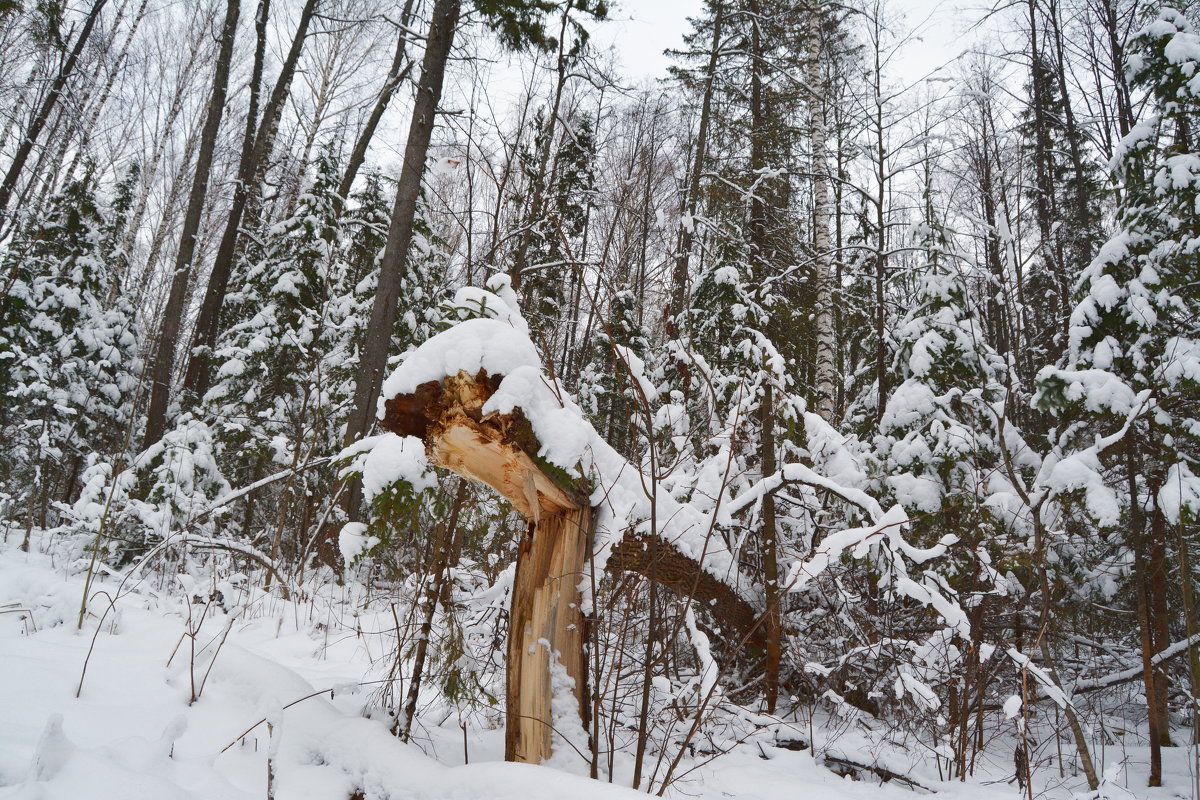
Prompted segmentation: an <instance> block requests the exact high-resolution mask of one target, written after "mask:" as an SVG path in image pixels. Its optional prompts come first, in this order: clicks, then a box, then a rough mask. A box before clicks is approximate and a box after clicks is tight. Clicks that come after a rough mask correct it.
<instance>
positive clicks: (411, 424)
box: [340, 287, 970, 763]
mask: <svg viewBox="0 0 1200 800" xmlns="http://www.w3.org/2000/svg"><path fill="white" fill-rule="evenodd" d="M505 289H506V287H500V290H501V291H504V290H505ZM515 307H516V306H515V298H513V299H512V300H511V302H508V301H505V300H504V299H502V298H501V297H499V296H497V294H493V293H491V292H486V291H482V290H479V289H473V288H465V289H460V290H459V292H458V294H457V296H456V297H455V301H454V308H455V309H458V310H461V311H464V312H468V313H466V315H465V316H467V317H468V318H465V319H464V318H463V315H459V320H460V321H458V322H457V324H455V325H453V326H452V327H450V328H449V329H447V330H445V331H443V332H441V333H439V334H437V335H436V336H434V337H433V338H431V339H430V340H428V341H427V342H425V343H424V344H423V345H421V346H420V347H418V348H417V349H416V350H414V351H412V352H410V353H409V354H407V356H406V357H405V359H404V361H403V362H402V363H401V364H400V366H399V367H398V368H397V369H396V371H395V372H393V373H392V375H391V376H390V377H389V378H388V380H387V381H386V382H385V383H384V385H383V389H382V393H381V399H380V403H379V407H378V414H377V417H378V420H379V422H380V424H381V426H382V427H383V428H384V430H386V431H388V433H385V434H383V435H382V436H378V437H372V439H371V440H361V441H360V442H358V443H356V444H355V445H352V446H351V447H349V448H347V449H346V450H345V451H343V454H342V456H341V457H340V458H343V459H345V458H351V459H353V461H354V463H355V464H357V465H358V466H357V467H350V468H348V471H359V472H361V474H362V480H363V486H364V490H366V489H367V488H368V487H376V488H378V487H382V486H387V485H390V484H391V483H394V482H396V481H407V482H408V483H410V484H411V485H412V486H414V487H418V488H428V487H430V486H432V485H433V481H432V480H431V478H430V476H429V467H430V465H432V466H435V467H440V468H443V469H447V470H450V471H452V472H454V473H456V474H458V475H460V476H462V477H464V478H466V479H468V480H471V481H475V482H479V483H483V484H485V485H487V486H490V487H491V488H492V489H494V490H495V491H496V492H497V493H499V494H500V495H501V496H502V497H504V498H505V499H506V500H508V501H509V502H510V503H511V504H512V506H513V508H514V509H516V510H517V511H518V512H519V513H520V514H521V515H522V516H523V517H524V518H525V520H526V522H527V526H526V530H525V533H524V535H523V537H522V539H521V542H520V543H519V548H518V555H517V563H516V570H515V576H514V580H513V585H512V596H511V607H510V616H509V641H508V647H507V656H508V660H507V665H506V706H507V709H506V711H507V725H506V738H505V755H506V758H507V759H508V760H512V761H526V762H533V763H538V762H541V761H545V760H547V759H548V758H550V757H551V756H552V755H554V754H555V753H558V752H565V751H567V750H575V751H577V752H579V753H580V754H581V755H582V754H583V752H584V750H586V749H587V748H588V747H589V742H588V734H587V718H588V715H589V714H588V712H589V708H588V704H587V697H588V691H587V687H588V675H587V660H586V658H585V655H584V647H585V639H586V630H587V624H586V623H587V618H588V616H589V615H590V614H591V613H592V607H593V598H592V596H591V595H592V592H593V591H594V590H595V587H596V586H597V585H598V583H599V582H600V579H601V578H602V577H603V575H604V574H605V573H606V572H609V573H611V572H631V573H636V574H638V575H642V576H644V577H646V578H647V579H649V580H651V581H653V582H655V583H656V584H658V585H661V586H664V587H666V588H668V589H670V590H671V591H673V592H675V593H676V594H677V595H679V596H680V598H681V599H682V600H683V601H684V602H685V603H686V604H687V605H688V606H689V608H690V606H691V603H692V601H695V603H696V605H697V606H698V607H699V608H700V609H703V611H704V612H705V613H706V615H707V618H708V620H709V621H710V623H711V624H712V625H713V626H714V628H715V629H716V630H715V631H714V632H715V633H717V634H719V641H722V642H724V643H725V645H726V648H727V649H726V653H727V657H729V656H733V657H739V656H745V657H749V658H751V659H753V658H756V657H758V655H759V654H761V653H762V651H763V645H764V643H765V632H766V631H765V625H764V622H763V620H764V616H765V611H766V609H765V606H764V601H763V597H764V592H763V589H762V586H760V585H758V584H756V583H755V582H754V581H753V580H751V579H749V578H748V577H747V576H746V575H744V574H743V573H742V571H741V570H740V568H739V560H738V557H737V554H736V553H735V552H734V550H733V549H732V548H731V546H730V545H729V544H727V542H726V540H725V538H724V536H723V535H722V533H723V526H727V525H729V524H730V523H731V522H732V519H731V518H732V515H733V514H735V513H740V512H742V511H745V510H747V509H751V508H754V507H755V506H756V504H757V503H758V501H759V499H761V498H762V497H763V496H765V495H766V494H769V493H773V492H775V491H778V490H779V489H780V488H781V487H782V486H785V485H795V484H802V485H805V486H807V487H808V489H809V490H811V491H812V492H814V493H816V492H820V493H827V494H830V495H832V496H835V497H837V498H839V499H840V501H844V502H846V503H847V504H849V505H850V506H857V507H858V508H859V509H860V511H859V512H858V513H860V514H864V515H865V516H866V517H867V519H868V520H869V521H868V522H867V524H865V525H863V526H860V527H852V528H848V529H846V530H842V531H837V532H832V533H829V534H828V535H825V536H824V538H823V539H822V540H821V541H820V542H819V543H818V544H816V545H815V546H814V547H813V549H812V551H811V552H810V553H809V554H808V556H807V557H806V558H801V559H798V560H795V561H793V562H792V563H791V565H790V567H789V568H788V569H786V570H782V572H783V574H781V575H780V576H779V578H780V579H781V580H780V586H781V591H780V594H786V593H788V592H798V591H804V590H805V587H806V585H807V584H808V583H809V582H810V581H811V580H812V579H813V578H815V577H816V576H817V575H819V574H821V573H822V572H824V570H825V569H826V568H827V567H828V566H829V565H830V564H832V563H834V562H836V561H838V560H840V559H841V558H843V557H844V556H849V557H854V558H866V559H869V560H870V561H871V562H872V564H873V567H874V569H875V570H876V572H877V574H878V575H879V580H880V584H879V585H880V586H881V587H885V590H886V592H887V593H888V594H889V595H891V596H896V597H905V598H908V599H911V600H915V601H916V602H917V603H919V604H921V605H924V606H926V607H928V608H931V609H933V610H935V611H936V612H937V614H938V615H939V616H941V617H942V619H943V621H944V622H945V623H946V625H947V627H948V628H950V629H952V635H959V636H964V637H965V636H967V635H968V634H969V629H970V626H969V624H968V623H967V618H966V614H965V613H964V612H963V610H962V609H961V608H960V607H959V606H958V604H957V602H956V601H955V600H954V598H953V596H952V595H951V596H947V595H945V594H944V593H943V589H942V586H941V585H940V584H939V582H938V580H937V578H936V577H935V576H933V575H932V574H931V573H929V571H928V570H924V569H922V571H921V572H920V573H919V574H916V575H912V576H911V577H910V572H909V569H908V566H907V564H908V563H916V564H918V565H920V564H923V563H924V562H926V561H928V560H930V559H932V558H936V557H938V556H940V555H942V554H943V553H944V552H945V550H946V548H947V547H948V546H949V545H950V544H952V543H953V541H954V538H953V537H951V536H947V537H943V540H942V541H940V542H938V543H937V544H936V545H934V546H933V547H929V548H924V549H922V548H917V547H913V546H912V545H910V544H909V543H908V542H906V541H905V540H904V538H903V536H902V535H901V533H902V529H903V528H904V527H905V525H906V524H907V519H906V515H905V514H904V511H903V509H902V508H900V507H899V506H894V507H893V508H891V509H888V510H887V511H886V512H885V511H884V510H883V509H882V508H881V507H880V506H879V505H878V503H876V502H875V501H874V500H873V499H872V498H870V497H868V496H867V495H865V494H864V493H863V492H861V491H860V490H857V489H854V488H851V487H846V486H842V485H840V484H838V483H837V482H835V481H832V480H829V479H828V478H825V477H823V476H821V475H818V474H817V473H815V472H814V471H813V470H811V469H809V468H808V467H805V466H803V465H799V464H785V465H782V466H781V467H780V468H779V470H778V472H776V473H773V474H771V475H768V476H764V477H762V478H761V479H760V480H759V481H758V482H757V483H755V484H753V485H751V486H748V487H743V491H741V492H739V493H738V495H737V496H736V497H734V496H732V491H731V489H730V487H729V486H727V485H725V483H724V482H722V485H721V486H720V487H719V488H717V487H713V490H712V492H711V494H712V495H713V496H712V497H708V496H707V495H706V497H705V499H704V502H702V503H699V504H692V503H689V502H681V501H679V500H677V499H676V498H675V497H674V496H672V494H671V493H670V492H668V491H666V490H665V489H662V488H660V487H659V485H658V483H657V481H656V480H655V479H654V477H653V476H650V475H647V474H645V473H643V472H642V470H641V469H640V468H639V467H638V466H636V465H634V464H632V463H630V462H628V461H627V460H626V459H625V458H624V457H622V456H621V455H620V454H618V453H617V452H616V450H614V449H613V448H612V447H611V446H610V445H609V444H608V443H607V442H605V441H604V440H603V439H602V438H601V437H600V436H599V435H598V434H597V433H596V431H595V429H594V428H593V427H592V425H591V424H590V423H589V422H588V421H587V420H586V418H585V417H584V414H583V413H582V411H581V410H580V409H579V407H578V406H576V405H575V403H574V402H573V401H572V400H571V398H570V397H569V396H567V394H566V393H565V392H563V391H562V389H561V388H560V387H559V386H558V384H557V383H556V382H555V381H553V380H552V379H550V378H548V377H547V376H546V375H545V374H544V373H543V371H542V365H541V359H540V357H539V355H538V352H537V349H536V348H535V347H534V345H533V343H532V341H531V340H530V338H529V329H528V326H527V324H526V322H525V320H524V319H523V318H522V317H521V316H520V314H519V312H517V311H515V310H514V309H515ZM810 416H811V415H810ZM372 464H373V465H374V466H372ZM343 474H347V471H344V472H343ZM372 491H374V489H372ZM368 494H369V492H368ZM353 524H354V525H356V526H357V527H358V528H361V527H362V526H361V525H358V524H357V523H353ZM347 529H348V530H354V529H352V528H350V526H347ZM348 530H344V531H343V536H344V537H345V536H347V534H348ZM350 538H353V537H352V536H351V537H350ZM351 551H353V552H358V550H357V546H353V547H350V548H347V549H344V552H351ZM693 643H694V645H695V646H696V648H697V654H698V657H701V658H711V656H708V654H707V652H708V644H707V639H706V641H705V642H703V643H699V642H693ZM701 650H703V651H704V653H703V655H701ZM909 677H910V678H911V676H909Z"/></svg>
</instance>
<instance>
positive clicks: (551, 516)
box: [381, 371, 764, 763]
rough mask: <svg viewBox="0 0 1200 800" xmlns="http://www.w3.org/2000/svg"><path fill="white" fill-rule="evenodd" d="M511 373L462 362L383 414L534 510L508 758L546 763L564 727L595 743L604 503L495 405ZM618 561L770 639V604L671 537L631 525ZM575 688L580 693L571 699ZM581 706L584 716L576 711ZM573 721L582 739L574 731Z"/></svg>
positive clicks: (523, 556) (727, 626)
mask: <svg viewBox="0 0 1200 800" xmlns="http://www.w3.org/2000/svg"><path fill="white" fill-rule="evenodd" d="M502 379H503V376H497V375H488V374H486V373H484V372H483V371H480V372H479V373H478V374H476V375H470V374H468V373H466V372H459V373H458V374H457V375H454V376H449V377H446V378H445V379H443V380H441V381H429V382H427V383H423V384H421V385H420V386H418V387H417V389H416V391H414V392H413V393H412V394H402V395H397V396H395V397H391V398H388V399H387V400H386V401H385V404H384V417H383V419H382V420H381V425H382V427H383V428H384V429H385V430H388V431H391V432H392V433H395V434H398V435H400V436H415V437H417V438H419V439H421V440H422V441H423V442H424V443H425V450H426V453H427V455H428V457H429V460H430V461H431V462H432V463H433V464H435V465H436V466H440V467H442V468H444V469H448V470H450V471H451V472H454V473H456V474H457V475H460V476H462V477H464V478H467V479H469V480H473V481H477V482H479V483H484V484H487V485H488V486H490V487H492V488H493V489H494V490H496V491H497V492H499V493H500V494H501V495H502V496H503V497H504V498H505V499H506V500H508V501H509V502H510V503H512V505H513V507H514V508H516V509H517V511H518V512H520V514H521V515H522V516H523V517H524V518H525V519H526V521H527V522H528V527H527V529H526V532H525V534H524V535H523V537H522V539H521V544H520V547H519V550H518V555H517V568H516V577H515V579H514V582H513V594H512V605H511V610H510V614H509V640H508V664H507V675H506V687H505V702H506V705H507V715H508V721H507V725H506V732H505V758H506V759H507V760H509V761H524V762H530V763H539V762H541V761H544V760H546V759H547V758H549V757H550V756H551V754H552V744H553V742H554V734H555V733H558V734H560V735H561V736H562V737H563V740H564V741H566V742H570V743H571V744H572V745H573V746H576V747H584V746H586V742H584V741H582V739H583V737H584V736H585V735H586V734H585V733H584V731H586V730H587V719H588V714H589V707H588V705H587V696H588V692H587V660H586V659H585V657H584V642H585V638H586V634H585V619H584V615H583V610H582V608H581V600H582V597H581V595H580V590H579V587H580V586H581V585H582V584H583V582H584V580H585V574H586V573H585V570H586V569H588V568H589V566H590V564H591V559H590V554H591V550H592V534H593V531H594V529H595V524H596V509H595V508H593V507H592V506H591V504H590V491H589V487H587V486H586V485H585V483H584V482H583V481H580V480H575V479H572V478H571V477H570V476H568V475H567V473H566V472H565V471H563V470H561V469H559V468H557V467H555V466H553V465H551V464H549V463H547V462H546V461H544V460H543V459H541V458H539V457H538V451H539V449H540V446H539V443H538V441H537V439H536V437H535V436H534V434H533V428H532V426H531V425H530V423H529V421H528V420H527V419H526V418H525V417H524V416H523V415H522V414H521V412H520V410H519V409H518V410H514V411H513V412H512V413H509V414H497V413H489V414H484V413H483V406H484V404H485V403H486V402H487V401H488V399H489V398H490V397H491V396H492V394H493V393H494V392H495V391H496V388H497V387H498V386H499V385H500V381H501V380H502ZM607 569H609V570H624V571H628V572H635V573H638V574H639V575H643V576H645V577H647V578H649V579H650V580H653V581H656V582H657V583H659V584H660V585H662V586H665V587H667V588H669V589H671V590H672V591H674V592H675V593H677V594H678V595H679V596H680V597H682V598H684V599H685V600H694V601H696V602H697V604H698V605H700V606H701V607H702V608H704V609H706V610H707V611H708V612H709V613H710V614H711V615H712V616H713V617H714V618H715V619H716V621H717V622H718V623H719V624H720V626H721V628H722V633H723V636H724V638H726V640H727V641H728V642H730V643H731V647H732V648H733V649H744V648H745V649H750V650H752V651H756V652H757V651H761V649H762V646H763V641H764V636H763V626H762V625H761V624H760V623H761V619H760V614H759V613H758V612H757V611H756V610H755V609H754V608H753V607H752V606H751V605H750V604H749V603H747V602H746V601H745V600H743V599H742V598H741V597H740V596H739V595H738V594H737V592H736V591H734V589H733V588H732V587H731V586H729V585H728V584H726V583H724V582H722V581H720V580H718V579H717V578H716V577H714V576H713V575H711V574H709V573H708V572H706V571H705V570H704V569H702V568H701V565H700V564H699V563H698V562H697V561H696V560H695V559H693V558H691V557H689V556H687V555H685V554H683V553H681V552H680V551H679V550H677V549H675V548H674V547H673V546H672V545H671V544H670V542H667V541H665V540H663V539H660V538H658V537H654V536H649V535H646V534H642V533H638V532H636V531H633V530H630V531H629V532H627V533H626V534H625V535H624V537H623V538H622V540H621V541H620V542H618V543H617V544H616V546H615V547H613V548H612V552H611V554H610V556H609V558H608V561H607ZM567 693H570V694H569V695H568V694H567ZM564 697H571V698H572V699H571V701H570V702H569V703H564V702H563V698H564ZM556 699H557V700H558V705H557V707H556V705H555V701H556ZM572 711H576V712H577V713H578V720H575V719H572V718H571V717H572V716H574V715H573V714H571V713H570V712H572ZM580 724H582V727H578V726H579V725H580ZM572 733H575V734H578V738H579V739H580V741H578V742H572V739H573V738H574V737H573V736H572ZM569 746H570V745H569Z"/></svg>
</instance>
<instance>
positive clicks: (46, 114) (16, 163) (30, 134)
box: [0, 0, 108, 225]
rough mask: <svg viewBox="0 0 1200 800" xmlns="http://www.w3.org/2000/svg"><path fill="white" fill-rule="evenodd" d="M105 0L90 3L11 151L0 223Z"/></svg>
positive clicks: (0, 194) (1, 187)
mask: <svg viewBox="0 0 1200 800" xmlns="http://www.w3.org/2000/svg"><path fill="white" fill-rule="evenodd" d="M107 2H108V0H96V2H95V3H93V4H92V10H91V11H89V12H88V15H87V19H85V20H84V23H83V28H81V29H80V31H79V35H78V36H77V37H75V45H74V46H73V47H72V48H71V52H70V54H68V55H67V60H66V61H65V62H63V65H62V67H61V68H60V69H59V71H58V74H57V75H55V76H54V82H53V83H52V84H50V91H49V92H47V93H46V97H45V99H44V100H42V105H41V106H40V107H39V108H38V110H37V113H36V114H35V115H34V117H33V120H32V121H31V122H30V123H29V128H28V129H27V130H26V131H25V135H24V136H23V137H22V139H21V143H20V144H19V145H17V150H16V152H15V153H13V158H12V162H11V163H10V164H9V165H8V172H6V173H5V175H4V180H3V182H0V225H3V224H4V222H5V220H6V213H7V210H8V203H9V201H10V200H12V195H13V192H14V191H15V190H16V188H17V182H18V181H19V180H20V179H21V173H22V172H23V171H24V169H25V162H26V161H28V160H29V154H30V153H32V152H33V147H34V145H35V144H37V139H38V136H40V135H41V133H42V129H43V128H45V127H46V123H47V122H48V121H49V120H50V114H51V113H52V112H53V111H54V107H55V106H56V105H57V104H58V99H59V98H60V97H61V96H62V93H63V89H65V88H66V85H67V81H68V80H69V79H70V77H71V75H72V73H74V71H75V65H76V64H77V63H78V61H79V56H80V54H81V53H83V48H84V47H85V46H86V45H87V42H88V39H89V38H91V35H92V30H93V29H95V27H96V21H97V20H98V19H99V18H100V12H101V11H102V10H103V9H104V5H105V3H107Z"/></svg>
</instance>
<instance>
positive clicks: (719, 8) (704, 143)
mask: <svg viewBox="0 0 1200 800" xmlns="http://www.w3.org/2000/svg"><path fill="white" fill-rule="evenodd" d="M724 18H725V4H724V3H723V2H721V1H720V0H717V2H715V3H713V31H712V44H711V45H710V46H709V52H708V67H707V68H706V69H705V71H704V97H703V99H702V100H701V103H700V120H699V123H698V127H697V130H696V144H695V153H694V154H693V155H692V169H691V173H690V174H689V175H688V186H687V194H686V195H684V198H683V208H682V211H683V213H682V214H681V217H682V219H681V220H680V223H679V243H678V244H677V245H676V252H675V263H674V266H673V269H672V272H671V296H670V303H671V305H670V309H669V310H668V312H667V318H666V320H665V324H666V332H667V338H668V339H674V338H676V337H677V336H679V335H680V333H681V330H680V324H681V322H683V313H684V311H685V310H686V309H687V299H688V287H689V285H690V283H691V266H690V263H691V258H692V242H693V240H694V238H695V230H696V213H697V212H698V210H699V208H700V178H701V176H702V175H703V174H704V165H705V163H706V158H705V156H706V150H707V147H708V129H709V124H710V120H711V118H712V99H713V89H714V87H715V86H716V82H717V65H718V64H719V63H720V57H721V27H722V23H723V22H724ZM680 377H681V378H683V382H684V386H685V388H686V385H687V383H688V376H687V375H686V374H684V375H681V376H680Z"/></svg>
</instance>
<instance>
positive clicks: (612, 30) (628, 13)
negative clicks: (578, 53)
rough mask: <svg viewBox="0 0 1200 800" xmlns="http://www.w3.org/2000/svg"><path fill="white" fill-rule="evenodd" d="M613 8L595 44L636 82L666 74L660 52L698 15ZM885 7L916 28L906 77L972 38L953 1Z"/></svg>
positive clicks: (628, 4) (685, 8)
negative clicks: (613, 56) (606, 50)
mask: <svg viewBox="0 0 1200 800" xmlns="http://www.w3.org/2000/svg"><path fill="white" fill-rule="evenodd" d="M614 6H615V7H614V8H613V9H612V11H611V12H610V17H611V18H612V19H611V21H610V22H607V23H604V24H603V25H600V26H598V29H597V30H596V31H595V42H596V44H598V45H600V46H602V47H606V46H612V47H614V48H615V49H616V51H617V53H618V56H619V58H620V60H621V62H622V64H623V65H624V67H625V70H624V71H625V75H626V76H627V78H628V79H629V80H631V81H633V82H638V81H640V80H643V79H653V78H658V77H662V76H664V75H666V72H667V66H668V64H669V60H668V59H667V57H666V56H664V55H663V50H665V49H667V48H671V47H674V48H678V47H680V46H681V45H682V43H683V35H684V33H686V32H687V31H688V29H689V27H690V26H689V25H688V21H687V18H688V17H689V16H696V15H697V14H699V13H700V9H701V7H702V6H703V0H618V2H617V3H615V4H614ZM887 7H888V9H889V12H888V13H890V14H897V15H900V16H901V17H902V18H903V26H904V27H906V28H918V29H919V30H920V34H919V35H920V41H919V42H914V43H913V44H912V45H911V46H909V47H908V48H906V50H905V52H904V58H903V60H902V63H901V65H900V69H901V71H902V72H903V75H904V77H905V78H907V79H911V80H916V79H918V78H921V77H924V76H925V75H926V74H928V73H929V72H930V71H932V70H934V69H936V68H937V67H939V66H942V65H944V64H947V63H949V62H950V61H952V60H953V59H954V58H955V56H957V55H958V54H959V53H960V52H961V51H962V50H963V49H964V48H965V46H966V43H967V42H969V41H972V40H973V39H975V38H976V37H975V36H974V35H966V34H967V31H966V20H967V15H966V14H964V13H963V12H962V11H960V10H959V3H958V2H956V0H892V1H891V2H890V3H888V6H887Z"/></svg>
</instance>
